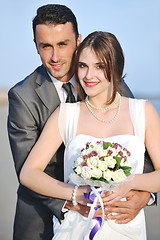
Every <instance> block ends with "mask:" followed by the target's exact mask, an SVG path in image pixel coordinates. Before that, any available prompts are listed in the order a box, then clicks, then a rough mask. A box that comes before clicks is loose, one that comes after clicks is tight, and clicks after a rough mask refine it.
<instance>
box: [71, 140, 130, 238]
mask: <svg viewBox="0 0 160 240" xmlns="http://www.w3.org/2000/svg"><path fill="white" fill-rule="evenodd" d="M130 156H131V153H130V152H129V151H128V150H127V149H126V148H124V147H122V146H121V145H120V144H118V143H111V142H104V141H97V142H96V143H95V144H93V143H91V142H87V143H86V145H85V147H84V148H83V149H81V153H80V156H79V157H78V158H77V159H76V161H75V164H74V167H73V173H72V174H71V175H70V179H71V180H72V182H73V183H74V184H77V185H90V186H91V191H90V193H89V194H86V196H85V197H86V198H88V199H90V203H91V204H90V207H91V209H90V213H89V216H88V224H87V223H86V229H87V228H88V225H89V222H90V221H91V219H92V218H93V216H94V213H95V210H96V209H97V201H98V199H99V202H100V204H101V207H102V219H97V221H99V223H98V225H99V226H102V225H103V223H104V206H103V202H102V199H101V194H102V193H103V191H104V190H107V191H116V188H117V187H118V185H120V184H122V183H123V182H125V181H128V179H129V176H130V175H131V169H132V168H131V158H130ZM97 231H98V230H96V231H95V229H94V228H93V229H92V231H91V233H90V239H93V237H94V235H95V233H96V232H97Z"/></svg>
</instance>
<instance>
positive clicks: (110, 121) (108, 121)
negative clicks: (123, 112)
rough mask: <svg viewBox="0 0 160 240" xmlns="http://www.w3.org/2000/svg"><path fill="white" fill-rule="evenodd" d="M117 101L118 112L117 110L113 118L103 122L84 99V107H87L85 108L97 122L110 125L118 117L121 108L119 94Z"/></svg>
mask: <svg viewBox="0 0 160 240" xmlns="http://www.w3.org/2000/svg"><path fill="white" fill-rule="evenodd" d="M118 99H119V106H118V110H117V112H116V114H115V116H114V117H113V118H112V119H111V120H104V119H102V118H100V117H98V116H97V115H96V114H95V113H94V112H93V110H92V109H91V108H90V106H89V103H88V101H86V99H85V103H86V106H87V108H88V109H89V111H90V112H91V113H92V115H93V116H94V117H95V118H96V119H97V120H99V121H101V122H103V123H112V122H113V121H115V120H116V118H117V117H118V115H119V111H120V107H121V95H120V94H119V98H118Z"/></svg>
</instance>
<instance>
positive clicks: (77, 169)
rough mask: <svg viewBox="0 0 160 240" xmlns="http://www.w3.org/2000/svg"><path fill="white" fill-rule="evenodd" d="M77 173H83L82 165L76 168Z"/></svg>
mask: <svg viewBox="0 0 160 240" xmlns="http://www.w3.org/2000/svg"><path fill="white" fill-rule="evenodd" d="M75 171H76V173H77V174H78V175H79V174H81V173H82V167H81V166H77V167H76V169H75Z"/></svg>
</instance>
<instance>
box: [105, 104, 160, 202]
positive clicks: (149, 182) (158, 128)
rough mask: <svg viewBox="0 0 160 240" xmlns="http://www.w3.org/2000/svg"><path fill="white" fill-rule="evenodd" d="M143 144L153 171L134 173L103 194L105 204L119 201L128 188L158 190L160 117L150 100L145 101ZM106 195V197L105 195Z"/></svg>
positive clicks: (159, 180) (159, 178)
mask: <svg viewBox="0 0 160 240" xmlns="http://www.w3.org/2000/svg"><path fill="white" fill-rule="evenodd" d="M145 115H146V129H145V145H146V148H147V150H148V153H149V155H150V157H151V159H152V162H153V165H154V168H155V171H153V172H151V173H145V174H136V175H135V176H134V178H133V179H132V180H131V181H128V182H125V183H124V184H123V185H120V186H119V190H118V191H117V192H115V193H112V194H111V195H109V196H107V193H106V195H104V198H103V201H104V202H105V204H106V205H110V204H113V203H114V202H116V201H119V200H120V199H121V198H122V197H123V196H124V195H125V194H126V193H128V192H129V191H130V190H142V191H148V192H160V151H159V149H160V117H159V115H158V113H157V111H156V110H155V108H154V107H153V105H152V104H151V103H150V102H146V112H145ZM106 196H107V197H106Z"/></svg>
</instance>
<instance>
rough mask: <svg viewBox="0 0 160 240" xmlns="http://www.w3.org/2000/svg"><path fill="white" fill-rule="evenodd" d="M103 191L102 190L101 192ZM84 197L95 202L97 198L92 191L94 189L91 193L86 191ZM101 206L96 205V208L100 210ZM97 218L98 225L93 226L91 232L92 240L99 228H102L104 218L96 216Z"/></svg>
mask: <svg viewBox="0 0 160 240" xmlns="http://www.w3.org/2000/svg"><path fill="white" fill-rule="evenodd" d="M99 193H101V192H99ZM84 197H85V198H86V199H89V200H90V203H91V204H93V202H94V199H95V194H94V193H93V192H92V190H90V191H89V193H84ZM99 208H100V206H99V205H97V206H96V207H95V210H98V209H99ZM95 219H96V220H97V223H96V225H95V226H94V227H93V228H92V230H91V232H90V234H89V239H90V240H92V239H93V238H94V236H95V234H96V233H97V232H98V230H99V229H100V227H101V225H102V218H101V217H95Z"/></svg>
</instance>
